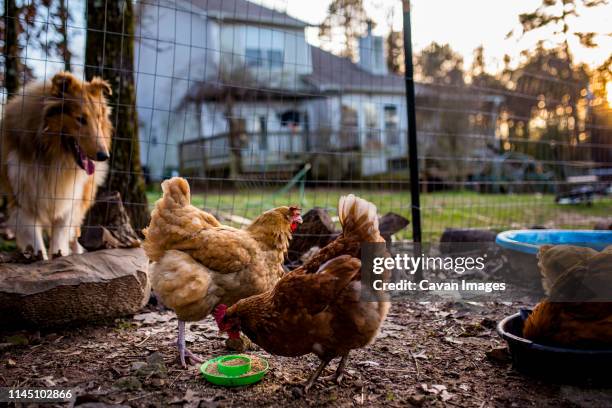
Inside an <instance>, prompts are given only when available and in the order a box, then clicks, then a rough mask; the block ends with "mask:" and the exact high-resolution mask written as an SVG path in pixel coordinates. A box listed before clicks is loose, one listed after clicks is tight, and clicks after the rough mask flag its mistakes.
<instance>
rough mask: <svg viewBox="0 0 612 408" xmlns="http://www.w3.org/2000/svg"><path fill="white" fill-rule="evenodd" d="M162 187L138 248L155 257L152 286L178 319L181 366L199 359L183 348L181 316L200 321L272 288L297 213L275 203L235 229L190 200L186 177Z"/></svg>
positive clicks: (182, 320) (281, 268)
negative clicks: (218, 309)
mask: <svg viewBox="0 0 612 408" xmlns="http://www.w3.org/2000/svg"><path fill="white" fill-rule="evenodd" d="M162 190H163V197H162V198H161V199H159V200H158V201H157V203H156V204H155V209H154V210H153V211H152V213H151V223H150V224H149V227H148V228H146V229H145V230H144V231H143V232H144V235H145V241H144V243H143V247H144V249H145V251H146V253H147V255H148V256H149V258H150V259H151V260H152V261H154V264H153V265H152V268H151V282H152V286H153V290H154V291H155V293H156V294H157V295H158V296H159V298H160V299H161V301H162V303H163V304H164V305H166V306H168V307H170V308H172V309H174V311H175V312H176V314H177V317H178V319H179V332H178V349H179V357H180V361H181V364H182V365H183V366H185V365H186V364H185V362H186V360H185V358H186V357H187V359H188V360H194V361H196V362H197V361H201V359H200V358H199V357H197V356H195V355H194V354H192V353H191V352H190V351H189V350H187V349H186V348H185V321H198V320H202V319H204V318H205V317H206V316H207V315H208V314H210V313H211V311H212V310H213V309H214V307H215V306H216V305H218V304H220V303H223V304H234V303H235V302H237V301H238V300H240V299H242V298H245V297H248V296H252V295H256V294H259V293H262V292H265V291H267V290H269V289H271V288H272V287H274V284H276V282H277V281H278V280H279V279H280V277H281V276H282V275H283V267H282V263H283V260H284V257H285V254H286V253H287V248H288V246H289V240H290V239H291V235H292V233H293V231H295V229H296V227H297V224H298V223H300V222H302V218H301V216H300V211H299V209H298V208H297V207H279V208H275V209H273V210H270V211H267V212H265V213H263V214H262V215H260V216H259V217H258V218H256V219H255V220H254V221H253V222H252V223H251V224H250V225H249V226H248V227H246V228H245V229H236V228H232V227H229V226H225V225H221V224H220V223H219V221H217V220H216V219H215V218H214V217H213V216H212V215H211V214H208V213H207V212H205V211H202V210H200V209H198V208H196V207H194V206H193V205H191V195H190V191H189V184H188V183H187V181H186V180H185V179H182V178H179V177H175V178H172V179H170V180H166V181H164V182H163V183H162Z"/></svg>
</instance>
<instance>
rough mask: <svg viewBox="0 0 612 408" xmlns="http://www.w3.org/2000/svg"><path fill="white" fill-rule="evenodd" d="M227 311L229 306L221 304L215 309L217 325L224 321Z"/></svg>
mask: <svg viewBox="0 0 612 408" xmlns="http://www.w3.org/2000/svg"><path fill="white" fill-rule="evenodd" d="M226 311H227V305H224V304H220V305H217V307H215V310H214V311H213V316H214V318H215V320H216V321H217V323H218V322H220V321H221V320H222V319H223V317H224V316H225V312H226Z"/></svg>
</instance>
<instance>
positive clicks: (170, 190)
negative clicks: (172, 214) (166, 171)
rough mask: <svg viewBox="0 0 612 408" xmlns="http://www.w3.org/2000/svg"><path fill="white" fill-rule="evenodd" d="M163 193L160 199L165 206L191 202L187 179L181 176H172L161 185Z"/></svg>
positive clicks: (182, 204) (178, 205)
mask: <svg viewBox="0 0 612 408" xmlns="http://www.w3.org/2000/svg"><path fill="white" fill-rule="evenodd" d="M161 187H162V191H163V192H164V195H163V197H162V200H163V202H164V204H165V207H166V208H171V207H184V206H186V205H189V204H191V191H190V189H189V183H188V182H187V180H185V179H184V178H181V177H172V178H171V179H169V180H166V181H164V182H163V183H162V185H161Z"/></svg>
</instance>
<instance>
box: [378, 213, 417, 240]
mask: <svg viewBox="0 0 612 408" xmlns="http://www.w3.org/2000/svg"><path fill="white" fill-rule="evenodd" d="M408 224H410V221H408V219H406V218H404V217H402V216H401V215H399V214H396V213H393V212H388V213H386V214H385V215H383V216H382V217H380V219H379V221H378V229H379V230H380V235H382V237H383V238H384V239H385V241H387V244H390V243H391V242H392V241H391V236H392V235H393V234H396V233H398V232H400V231H401V230H403V229H404V228H406V227H407V226H408Z"/></svg>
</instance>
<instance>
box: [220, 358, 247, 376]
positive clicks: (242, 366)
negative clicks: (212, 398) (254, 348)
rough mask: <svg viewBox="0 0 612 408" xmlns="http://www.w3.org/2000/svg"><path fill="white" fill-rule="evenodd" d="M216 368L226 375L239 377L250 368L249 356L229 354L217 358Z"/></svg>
mask: <svg viewBox="0 0 612 408" xmlns="http://www.w3.org/2000/svg"><path fill="white" fill-rule="evenodd" d="M217 370H219V372H220V373H221V374H224V375H226V376H228V377H239V376H241V375H244V374H246V373H248V372H249V371H250V370H251V357H246V356H234V355H229V356H225V357H221V358H220V359H218V360H217Z"/></svg>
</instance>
